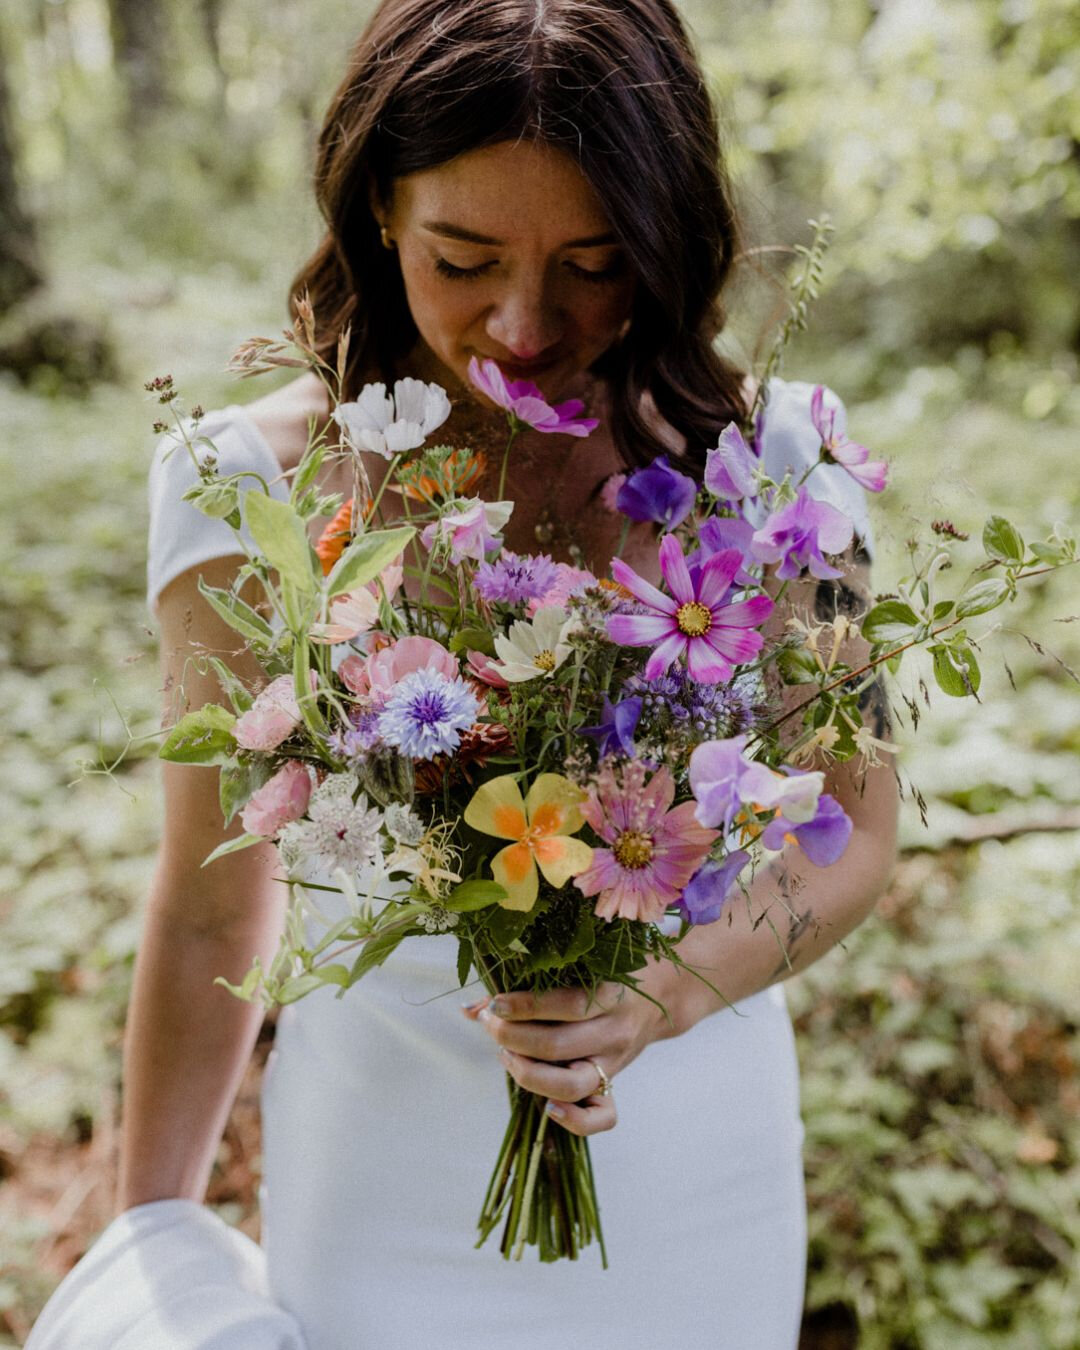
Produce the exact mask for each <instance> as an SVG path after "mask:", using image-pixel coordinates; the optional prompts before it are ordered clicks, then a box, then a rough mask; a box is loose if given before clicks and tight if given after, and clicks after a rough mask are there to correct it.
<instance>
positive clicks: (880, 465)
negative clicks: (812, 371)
mask: <svg viewBox="0 0 1080 1350" xmlns="http://www.w3.org/2000/svg"><path fill="white" fill-rule="evenodd" d="M810 420H811V421H812V422H813V424H814V429H815V430H816V431H817V434H818V435H819V436H820V437H821V448H822V450H823V451H824V452H825V458H826V459H828V460H830V461H831V462H832V463H833V464H839V465H840V467H841V468H842V469H846V470H847V471H848V473H849V474H851V476H852V478H854V479H855V481H856V483H859V484H861V485H862V486H863V487H864V488H866V489H867V491H869V492H881V491H882V489H883V488H884V486H885V479H886V477H887V476H888V470H889V466H888V465H887V464H886V463H885V461H884V460H883V459H871V458H870V451H869V450H867V448H866V446H865V445H857V444H856V443H855V442H854V441H849V440H848V439H847V434H846V432H845V430H844V421H845V418H844V411H843V409H842V408H826V407H825V386H824V385H823V384H818V385H815V386H814V392H813V395H812V396H811V399H810Z"/></svg>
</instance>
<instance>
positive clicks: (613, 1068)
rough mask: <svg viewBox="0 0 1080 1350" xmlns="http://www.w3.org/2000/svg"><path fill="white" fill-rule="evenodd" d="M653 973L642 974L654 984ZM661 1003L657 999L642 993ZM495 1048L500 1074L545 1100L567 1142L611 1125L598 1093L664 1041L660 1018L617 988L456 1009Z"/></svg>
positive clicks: (610, 1101)
mask: <svg viewBox="0 0 1080 1350" xmlns="http://www.w3.org/2000/svg"><path fill="white" fill-rule="evenodd" d="M656 976H657V967H656V966H653V967H652V968H651V969H650V970H648V971H647V972H643V977H644V978H643V979H642V983H643V985H652V984H654V983H655V982H656ZM649 993H650V995H652V997H655V998H659V999H660V1001H661V1002H664V1001H665V1000H664V997H663V994H662V993H658V992H657V991H656V990H654V989H652V988H649ZM463 1011H464V1013H465V1015H466V1016H467V1017H469V1018H470V1019H472V1020H473V1021H477V1022H479V1023H480V1024H481V1026H483V1028H484V1030H485V1031H486V1032H487V1033H488V1035H489V1036H490V1037H491V1038H492V1040H493V1041H495V1043H496V1044H497V1045H498V1046H499V1047H500V1049H499V1057H500V1058H501V1060H502V1062H503V1064H504V1065H505V1066H506V1071H507V1073H509V1074H510V1076H511V1077H512V1078H513V1079H514V1080H515V1081H516V1082H517V1083H519V1084H520V1085H521V1086H522V1087H523V1088H525V1089H527V1090H528V1091H529V1092H535V1093H537V1094H538V1095H539V1096H541V1097H547V1098H548V1102H549V1105H548V1113H549V1114H550V1115H551V1117H552V1119H553V1120H557V1121H558V1123H559V1124H560V1125H562V1126H563V1127H564V1128H565V1129H567V1130H569V1131H570V1132H571V1133H572V1134H583V1135H585V1134H599V1133H600V1132H601V1131H603V1130H610V1129H612V1128H613V1127H614V1125H615V1122H616V1111H615V1098H614V1095H613V1094H611V1093H609V1094H608V1095H606V1096H604V1095H601V1093H600V1090H599V1089H600V1088H601V1087H602V1086H603V1079H602V1078H601V1076H600V1073H599V1071H598V1069H597V1064H599V1066H600V1067H601V1068H602V1069H603V1071H604V1073H605V1074H606V1075H607V1077H608V1079H615V1078H616V1077H617V1075H618V1074H619V1072H620V1071H621V1070H622V1069H624V1068H625V1067H626V1066H627V1064H629V1063H630V1062H631V1061H632V1060H634V1059H636V1058H637V1056H638V1055H640V1054H641V1052H642V1050H644V1049H645V1047H646V1046H647V1045H649V1044H650V1043H651V1042H652V1041H655V1040H658V1039H660V1038H662V1037H664V1036H668V1035H671V1034H672V1032H671V1027H670V1024H669V1023H668V1022H667V1021H666V1020H665V1018H664V1014H663V1013H662V1012H661V1011H660V1010H659V1009H658V1008H657V1007H656V1005H655V1004H654V1003H650V1002H649V1000H648V999H647V998H643V997H642V996H641V995H640V994H637V993H635V992H634V991H633V990H632V989H628V988H627V987H626V986H625V985H621V984H602V985H600V986H599V988H598V989H597V990H596V992H595V993H594V994H593V995H592V996H591V997H590V994H589V992H588V990H585V989H553V990H551V991H550V992H548V993H546V994H536V995H534V994H530V993H524V992H523V993H514V994H497V995H495V996H494V997H493V998H483V999H480V1000H479V1001H478V1002H476V1003H472V1004H469V1005H468V1006H467V1007H466V1008H464V1009H463Z"/></svg>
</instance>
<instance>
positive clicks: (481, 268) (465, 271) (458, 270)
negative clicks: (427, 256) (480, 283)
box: [435, 258, 495, 279]
mask: <svg viewBox="0 0 1080 1350" xmlns="http://www.w3.org/2000/svg"><path fill="white" fill-rule="evenodd" d="M494 266H495V264H494V262H486V263H479V264H478V265H477V266H476V267H455V266H454V264H453V263H448V262H447V261H446V259H445V258H436V259H435V270H436V272H438V273H439V275H440V276H444V277H451V278H454V279H458V278H461V279H465V278H468V277H478V276H480V274H481V273H482V272H486V271H487V270H488V268H489V267H494Z"/></svg>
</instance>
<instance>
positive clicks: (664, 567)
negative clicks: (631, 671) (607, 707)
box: [607, 534, 773, 682]
mask: <svg viewBox="0 0 1080 1350" xmlns="http://www.w3.org/2000/svg"><path fill="white" fill-rule="evenodd" d="M742 562H743V556H742V553H741V552H740V551H739V549H737V548H726V549H723V550H721V552H719V553H714V554H713V555H712V557H711V558H708V559H707V560H706V561H705V563H704V564H703V565H702V567H701V570H700V571H699V572H698V573H697V575H696V576H695V577H693V578H692V577H691V575H690V570H689V568H688V567H687V565H686V559H685V558H684V557H683V551H682V548H681V546H680V545H679V541H678V540H677V539H676V538H675V536H674V535H671V534H669V535H665V537H664V539H663V540H662V541H661V544H660V571H661V572H662V573H663V576H664V580H665V581H666V582H667V586H668V590H670V591H671V596H666V595H664V593H663V592H662V591H658V590H657V589H656V587H655V586H653V585H651V584H650V583H649V582H648V581H646V580H645V578H644V577H639V576H638V574H637V573H636V572H635V571H634V569H633V568H632V567H628V566H627V564H626V563H624V562H623V561H622V560H621V559H620V558H616V559H615V560H614V561H613V562H612V564H611V572H612V575H613V576H614V578H615V580H616V581H617V582H619V584H620V585H622V586H625V587H626V589H627V590H628V591H629V592H630V593H631V595H633V597H634V599H635V600H637V601H639V602H640V603H641V604H642V605H643V606H644V607H645V610H646V612H645V613H644V614H612V615H610V616H609V617H608V620H607V631H608V636H609V637H610V638H611V640H612V641H613V642H617V643H618V644H619V646H620V647H648V646H652V647H653V648H654V651H653V654H652V655H651V656H650V657H649V659H648V662H647V663H646V665H645V678H646V679H647V680H655V679H656V678H657V677H658V676H660V675H663V674H664V672H665V671H666V670H667V668H668V667H669V666H670V665H671V663H672V662H673V661H675V660H676V659H677V658H678V657H680V656H684V657H685V659H686V666H687V669H688V670H689V671H690V674H691V675H692V676H693V678H694V679H695V680H701V681H714V682H715V681H718V680H727V679H728V678H730V676H731V671H732V667H733V666H736V665H739V664H740V662H743V661H749V660H750V659H751V658H752V657H754V656H756V655H757V654H758V652H759V651H761V648H762V644H763V643H764V638H763V637H762V636H761V634H760V633H757V632H755V631H754V629H756V628H757V626H758V625H759V624H762V623H764V622H765V620H766V619H767V618H768V617H769V615H770V614H771V613H772V608H773V602H772V601H771V600H770V599H769V597H768V596H767V595H755V596H753V597H752V598H751V599H749V600H739V601H737V602H736V603H735V604H726V603H725V600H726V597H727V594H728V591H729V588H730V586H731V582H732V579H733V577H734V576H735V574H736V572H738V571H739V569H740V567H741V566H742Z"/></svg>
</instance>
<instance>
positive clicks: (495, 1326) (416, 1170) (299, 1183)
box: [27, 380, 868, 1350]
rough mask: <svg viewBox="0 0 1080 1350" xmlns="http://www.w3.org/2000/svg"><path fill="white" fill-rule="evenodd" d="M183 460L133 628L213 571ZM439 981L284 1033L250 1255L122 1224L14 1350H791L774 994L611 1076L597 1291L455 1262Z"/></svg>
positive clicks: (490, 1094) (231, 467) (799, 1189)
mask: <svg viewBox="0 0 1080 1350" xmlns="http://www.w3.org/2000/svg"><path fill="white" fill-rule="evenodd" d="M770 392H771V398H770V404H769V412H768V416H767V420H766V432H765V438H764V444H763V455H764V458H765V462H766V467H767V468H768V469H769V470H770V472H772V473H773V474H774V475H775V476H780V472H781V471H782V470H783V468H785V467H787V466H788V465H790V466H791V467H793V468H794V469H795V470H796V471H797V472H798V471H801V469H802V468H803V467H805V466H806V465H807V464H809V463H810V462H811V461H812V460H813V459H814V458H816V455H817V446H818V438H817V436H816V434H815V432H814V430H813V428H812V425H811V423H810V416H809V403H810V395H811V392H812V386H811V385H809V384H802V383H796V382H788V381H783V380H776V381H775V382H774V384H773V386H772V387H771V391H770ZM832 397H835V396H832ZM202 429H203V430H204V431H205V433H206V434H207V435H208V436H211V437H212V438H213V439H214V440H215V442H216V443H217V446H218V449H219V452H220V455H219V466H220V469H221V471H222V472H225V473H228V472H234V471H236V469H238V468H241V467H243V468H254V469H256V470H257V471H258V472H260V473H261V474H262V475H263V476H264V477H267V478H269V477H271V476H272V475H273V474H274V473H276V472H277V466H276V462H275V461H274V459H273V455H272V453H271V451H270V448H269V446H268V445H267V444H266V442H265V441H264V440H263V438H262V436H261V435H260V433H259V432H258V430H257V428H256V427H255V425H254V423H253V422H252V421H251V420H250V418H249V417H248V416H247V415H246V414H245V413H244V412H243V409H242V408H239V407H236V406H233V407H229V408H226V409H223V410H222V411H221V412H219V413H215V414H212V415H211V416H209V417H207V419H206V420H205V422H204V423H203V428H202ZM182 453H183V452H177V453H176V454H175V455H174V456H173V457H172V458H170V460H169V461H168V462H166V463H162V461H161V458H160V451H159V455H158V458H157V459H156V461H155V465H154V469H153V472H152V477H151V531H150V556H149V590H148V596H149V600H150V602H151V604H153V601H154V598H155V597H156V595H157V594H158V593H159V592H160V590H161V588H162V587H163V586H164V585H165V584H166V583H167V582H168V581H169V580H171V579H172V578H173V577H174V576H176V575H178V574H179V573H180V572H181V571H183V570H185V569H186V568H187V567H190V566H192V565H193V564H196V563H198V562H201V561H205V560H206V559H208V558H210V557H214V556H220V555H221V554H223V553H226V552H232V551H235V546H234V544H233V542H232V535H231V532H230V531H228V529H227V527H224V526H222V525H221V523H220V522H215V521H208V520H207V519H206V518H205V517H203V516H201V515H200V514H198V513H197V512H196V511H195V510H194V509H193V508H192V507H190V506H189V505H188V504H186V503H183V502H181V500H180V494H181V492H182V491H183V489H184V487H185V486H187V485H188V483H189V482H190V480H191V476H192V469H191V466H190V461H188V460H186V459H185V458H182V457H181V455H182ZM808 486H809V488H810V490H811V491H812V492H814V494H815V495H817V496H821V497H824V498H827V499H829V500H831V501H833V502H834V504H836V505H837V506H839V507H841V508H842V509H844V510H846V511H847V512H848V513H849V514H850V515H852V516H853V517H854V518H855V520H856V523H857V525H858V528H859V531H860V533H861V534H862V535H863V538H864V540H865V539H866V537H867V533H868V531H867V525H866V511H865V501H864V499H863V495H862V491H861V489H859V488H858V487H857V485H856V484H854V482H853V481H852V480H851V478H850V477H849V476H848V475H847V474H845V473H844V472H843V471H842V470H840V469H833V468H826V467H824V466H823V467H822V468H820V469H818V470H816V471H815V473H814V474H813V475H812V477H811V478H810V480H809V483H808ZM276 490H277V491H278V492H280V493H281V495H284V489H283V488H281V487H280V485H279V486H278V488H277V489H276ZM319 902H320V904H321V905H322V906H323V908H324V909H325V910H326V911H327V912H328V913H333V912H335V911H334V910H333V905H334V903H335V902H337V903H341V901H340V900H339V898H338V897H334V896H327V895H325V894H324V893H323V894H320V896H319ZM455 958H456V943H454V942H452V941H451V940H449V939H447V938H441V939H440V938H438V937H433V938H430V939H428V940H426V941H419V940H417V941H410V942H408V943H406V944H405V945H404V946H403V947H402V948H401V949H399V950H398V952H396V953H395V954H394V955H393V956H392V957H391V959H390V960H389V961H388V962H387V964H386V965H385V966H383V967H381V968H380V969H378V970H375V971H373V972H371V973H370V974H369V975H367V976H366V977H365V978H364V979H363V980H362V981H361V982H360V983H359V984H357V985H355V986H354V987H353V988H352V989H350V990H349V991H348V992H347V993H346V995H345V996H344V997H343V998H341V999H338V998H337V997H336V995H335V992H334V991H332V990H330V989H323V990H319V991H318V992H316V993H315V994H312V995H309V996H308V997H307V998H305V999H303V1000H302V1001H301V1002H299V1003H296V1004H292V1005H289V1006H287V1007H285V1008H283V1009H282V1011H281V1014H280V1017H279V1021H278V1026H277V1035H276V1039H275V1044H274V1048H273V1050H272V1052H271V1055H270V1059H269V1063H268V1065H267V1071H266V1074H265V1078H264V1084H263V1092H262V1120H263V1178H262V1184H261V1186H260V1203H261V1210H262V1240H261V1247H260V1246H256V1244H254V1243H252V1242H251V1241H250V1240H249V1239H247V1238H245V1237H243V1235H242V1234H239V1233H238V1232H236V1231H235V1230H231V1229H228V1228H226V1226H225V1225H224V1224H223V1223H221V1221H220V1220H218V1219H217V1218H216V1216H213V1215H212V1214H210V1212H209V1211H208V1210H206V1209H204V1208H202V1207H201V1206H198V1205H196V1204H195V1203H194V1202H191V1201H186V1200H165V1201H153V1202H151V1203H149V1204H146V1205H140V1206H137V1207H135V1208H134V1209H133V1210H129V1211H127V1212H126V1213H125V1214H122V1215H121V1216H119V1218H117V1219H116V1220H114V1221H113V1223H112V1224H111V1225H110V1226H109V1228H108V1229H106V1231H105V1233H104V1234H103V1235H102V1236H101V1237H100V1238H99V1239H98V1241H97V1242H96V1243H95V1244H94V1246H93V1247H91V1249H90V1251H89V1252H88V1253H87V1255H86V1256H85V1257H84V1258H83V1260H82V1261H81V1262H80V1263H79V1264H78V1265H77V1266H76V1267H75V1269H74V1270H73V1271H72V1272H71V1274H70V1275H69V1276H68V1277H67V1278H66V1280H65V1281H64V1282H63V1283H62V1284H61V1285H60V1287H59V1289H58V1290H57V1291H56V1293H55V1294H54V1295H53V1298H52V1300H50V1304H49V1306H48V1307H47V1308H46V1311H45V1313H44V1314H43V1315H42V1317H41V1318H40V1319H39V1321H38V1324H37V1326H36V1327H35V1330H34V1332H33V1333H32V1334H31V1337H30V1340H29V1341H28V1343H27V1345H28V1350H99V1348H100V1350H106V1347H108V1350H115V1348H116V1347H117V1346H122V1347H123V1350H128V1347H129V1346H130V1347H131V1350H135V1347H136V1346H138V1347H140V1348H142V1347H145V1350H218V1347H221V1350H225V1347H228V1350H302V1347H304V1346H306V1347H307V1350H352V1348H353V1347H358V1348H363V1350H366V1348H367V1347H370V1348H371V1350H477V1347H481V1348H484V1350H487V1348H488V1347H490V1348H491V1350H495V1347H499V1350H502V1348H503V1347H515V1350H542V1348H543V1350H547V1347H548V1346H550V1345H551V1344H552V1343H553V1341H563V1342H565V1341H566V1340H567V1338H568V1337H570V1338H572V1343H573V1344H575V1345H582V1346H588V1347H590V1350H663V1348H664V1347H667V1346H678V1347H679V1350H793V1347H795V1345H796V1343H797V1340H798V1333H799V1323H800V1314H801V1308H802V1296H803V1284H804V1278H805V1241H806V1215H805V1201H804V1192H803V1179H802V1159H801V1143H802V1135H803V1127H802V1122H801V1119H800V1116H799V1101H798V1067H797V1063H796V1058H795V1047H794V1037H793V1033H792V1027H791V1022H790V1018H789V1016H788V1012H787V1007H786V1003H785V999H784V993H783V989H782V986H774V987H772V988H770V989H767V990H764V991H762V992H761V993H759V994H756V995H754V996H753V997H751V998H747V999H745V1000H743V1002H741V1003H740V1004H738V1005H737V1006H736V1008H734V1009H726V1010H724V1011H722V1012H719V1013H716V1014H715V1015H713V1016H711V1017H708V1018H706V1019H705V1020H704V1021H702V1022H700V1023H699V1024H698V1025H697V1026H695V1027H694V1028H692V1030H690V1031H689V1032H687V1033H686V1034H685V1035H683V1036H680V1037H677V1038H675V1039H673V1040H667V1041H662V1042H660V1043H658V1044H656V1045H654V1046H651V1047H649V1049H647V1050H646V1051H645V1052H644V1054H642V1055H641V1056H640V1057H639V1058H638V1059H637V1060H636V1061H634V1063H632V1064H631V1065H629V1066H628V1067H627V1068H626V1069H625V1070H623V1071H622V1072H621V1073H620V1074H619V1075H618V1078H617V1082H616V1089H615V1090H616V1099H617V1102H618V1109H619V1124H618V1126H617V1127H616V1129H614V1130H613V1131H611V1132H609V1133H606V1134H602V1135H599V1136H596V1137H594V1138H593V1140H592V1143H591V1147H592V1153H593V1163H594V1168H595V1173H596V1184H597V1190H598V1194H599V1199H600V1205H601V1217H602V1221H603V1227H604V1233H605V1238H606V1242H607V1249H608V1257H609V1262H610V1269H609V1270H607V1271H604V1270H603V1269H602V1268H601V1265H600V1259H599V1253H598V1251H597V1249H596V1248H595V1247H593V1248H589V1249H587V1250H586V1251H585V1252H583V1253H582V1255H581V1256H580V1258H579V1260H578V1261H576V1262H568V1261H563V1262H559V1263H556V1264H554V1265H541V1264H540V1263H539V1262H538V1261H537V1260H536V1258H535V1255H534V1254H533V1253H532V1251H527V1252H526V1255H525V1257H524V1259H523V1260H522V1261H521V1262H506V1261H504V1260H503V1259H502V1258H501V1256H500V1255H499V1253H498V1250H497V1241H496V1240H495V1239H496V1236H497V1235H495V1234H493V1236H492V1238H491V1239H489V1241H488V1244H487V1245H486V1246H485V1247H484V1248H482V1249H481V1250H479V1251H476V1250H474V1247H473V1243H474V1241H475V1222H476V1217H477V1213H478V1211H479V1208H480V1204H481V1201H482V1199H483V1195H484V1191H485V1188H486V1186H487V1182H488V1178H489V1175H490V1171H491V1168H492V1166H493V1165H494V1162H495V1157H496V1153H497V1150H498V1147H499V1143H500V1141H501V1138H502V1132H503V1129H504V1128H505V1124H506V1120H507V1095H506V1089H505V1076H504V1072H503V1069H502V1067H501V1065H500V1063H499V1061H498V1059H497V1058H496V1054H495V1049H494V1045H493V1043H492V1042H491V1040H490V1038H489V1037H488V1036H487V1035H486V1034H485V1033H484V1032H483V1031H482V1030H481V1029H480V1028H479V1027H477V1026H476V1025H474V1024H473V1023H470V1022H469V1021H468V1020H467V1019H466V1018H465V1017H464V1016H463V1015H462V1013H461V1011H460V1007H459V1005H460V1003H461V1002H462V995H461V993H460V991H459V990H458V985H457V978H456V975H455V970H454V966H455ZM555 1128H557V1127H555ZM155 1244H156V1249H155ZM192 1250H201V1251H203V1253H204V1254H205V1255H206V1260H205V1261H204V1265H203V1268H202V1272H201V1274H200V1273H199V1271H198V1270H196V1268H195V1264H193V1263H192V1262H191V1261H190V1260H189V1263H188V1267H187V1271H188V1273H187V1275H186V1276H185V1277H182V1278H178V1279H177V1280H173V1277H172V1273H171V1271H172V1265H173V1259H174V1256H175V1257H177V1258H179V1257H180V1256H182V1255H183V1253H184V1252H185V1251H186V1252H187V1253H188V1254H189V1256H190V1252H191V1251H192ZM118 1251H119V1252H120V1257H119V1259H118V1258H117V1252H118ZM215 1258H216V1259H215ZM200 1279H204V1280H205V1281H206V1295H207V1296H206V1298H204V1299H199V1298H196V1297H193V1288H198V1282H199V1280H200ZM170 1282H171V1283H170ZM110 1319H111V1321H110ZM140 1319H141V1320H140ZM136 1323H137V1324H138V1325H139V1326H142V1327H145V1328H152V1329H153V1332H152V1334H144V1335H136V1334H135V1333H134V1332H133V1331H132V1330H131V1328H132V1327H133V1326H134V1325H135V1324H136ZM125 1337H127V1339H125Z"/></svg>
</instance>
